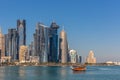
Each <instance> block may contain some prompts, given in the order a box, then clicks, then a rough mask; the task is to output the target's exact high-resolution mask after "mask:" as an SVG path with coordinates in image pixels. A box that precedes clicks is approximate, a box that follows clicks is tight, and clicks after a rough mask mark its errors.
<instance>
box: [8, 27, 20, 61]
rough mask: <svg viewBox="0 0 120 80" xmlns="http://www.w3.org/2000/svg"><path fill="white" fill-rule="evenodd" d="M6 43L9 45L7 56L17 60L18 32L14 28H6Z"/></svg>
mask: <svg viewBox="0 0 120 80" xmlns="http://www.w3.org/2000/svg"><path fill="white" fill-rule="evenodd" d="M8 45H9V51H8V56H11V60H12V61H15V60H18V51H19V49H18V45H19V44H18V33H17V30H16V29H9V30H8Z"/></svg>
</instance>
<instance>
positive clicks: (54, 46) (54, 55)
mask: <svg viewBox="0 0 120 80" xmlns="http://www.w3.org/2000/svg"><path fill="white" fill-rule="evenodd" d="M58 28H59V26H58V25H57V24H56V23H55V22H52V24H51V26H50V36H49V37H50V38H49V42H50V43H49V47H50V52H49V62H58V32H57V30H58Z"/></svg>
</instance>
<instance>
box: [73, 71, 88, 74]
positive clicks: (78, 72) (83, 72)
mask: <svg viewBox="0 0 120 80" xmlns="http://www.w3.org/2000/svg"><path fill="white" fill-rule="evenodd" d="M85 72H86V71H73V74H85Z"/></svg>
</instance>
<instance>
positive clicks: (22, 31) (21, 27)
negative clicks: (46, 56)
mask: <svg viewBox="0 0 120 80" xmlns="http://www.w3.org/2000/svg"><path fill="white" fill-rule="evenodd" d="M17 31H18V35H19V39H18V41H19V46H21V45H26V21H25V20H17Z"/></svg>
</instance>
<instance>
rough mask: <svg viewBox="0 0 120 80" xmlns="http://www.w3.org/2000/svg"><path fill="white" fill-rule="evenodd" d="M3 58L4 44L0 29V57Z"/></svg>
mask: <svg viewBox="0 0 120 80" xmlns="http://www.w3.org/2000/svg"><path fill="white" fill-rule="evenodd" d="M4 56H5V42H4V35H3V34H2V30H1V28H0V57H4Z"/></svg>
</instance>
